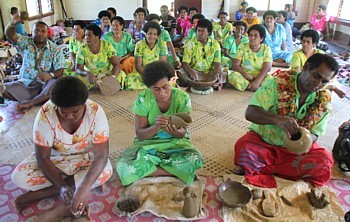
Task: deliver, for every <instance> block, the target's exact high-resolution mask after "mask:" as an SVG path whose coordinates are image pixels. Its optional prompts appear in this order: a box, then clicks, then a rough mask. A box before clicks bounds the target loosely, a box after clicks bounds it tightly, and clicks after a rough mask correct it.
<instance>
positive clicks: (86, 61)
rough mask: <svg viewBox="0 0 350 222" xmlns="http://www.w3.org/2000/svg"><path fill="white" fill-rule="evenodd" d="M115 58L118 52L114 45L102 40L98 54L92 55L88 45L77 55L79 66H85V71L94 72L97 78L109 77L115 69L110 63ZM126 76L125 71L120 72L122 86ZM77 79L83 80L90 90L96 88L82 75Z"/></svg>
mask: <svg viewBox="0 0 350 222" xmlns="http://www.w3.org/2000/svg"><path fill="white" fill-rule="evenodd" d="M113 56H116V52H115V49H114V48H113V46H112V44H111V43H109V42H107V41H105V40H100V51H99V52H98V53H97V54H94V53H92V52H91V51H90V49H89V47H88V46H87V45H86V44H84V45H82V46H81V47H80V48H79V50H78V53H77V64H78V65H79V64H80V65H84V68H85V70H87V71H89V72H92V73H93V74H94V75H95V77H98V76H100V77H103V76H108V75H110V74H111V72H112V69H113V66H112V63H111V62H110V61H109V59H110V58H112V57H113ZM125 76H126V75H125V73H124V72H123V71H120V72H119V74H118V76H117V79H118V81H119V83H120V84H121V85H123V84H122V79H125ZM77 77H78V78H79V79H81V80H82V81H83V82H84V83H85V84H86V85H87V87H88V88H89V89H90V88H92V87H93V86H94V85H93V84H91V83H89V81H88V80H87V78H86V77H83V76H81V75H78V76H77Z"/></svg>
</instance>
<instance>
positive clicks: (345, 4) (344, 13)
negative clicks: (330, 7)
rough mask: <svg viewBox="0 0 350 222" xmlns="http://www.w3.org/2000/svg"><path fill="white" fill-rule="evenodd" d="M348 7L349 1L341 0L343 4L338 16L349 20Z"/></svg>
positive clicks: (349, 5)
mask: <svg viewBox="0 0 350 222" xmlns="http://www.w3.org/2000/svg"><path fill="white" fill-rule="evenodd" d="M349 8H350V1H346V0H343V5H342V7H341V12H340V16H339V17H340V18H342V19H346V20H350V13H349V10H346V9H349Z"/></svg>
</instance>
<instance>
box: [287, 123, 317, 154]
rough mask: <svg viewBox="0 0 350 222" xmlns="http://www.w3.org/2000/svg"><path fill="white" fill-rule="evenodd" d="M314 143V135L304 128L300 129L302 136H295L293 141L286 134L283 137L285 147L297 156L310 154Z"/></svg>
mask: <svg viewBox="0 0 350 222" xmlns="http://www.w3.org/2000/svg"><path fill="white" fill-rule="evenodd" d="M293 137H295V138H293ZM312 142H313V141H312V135H311V133H310V131H309V130H307V129H306V128H304V127H300V135H293V136H292V138H291V139H289V138H288V137H287V135H286V134H284V136H283V143H284V146H285V147H286V148H287V149H288V150H289V151H290V152H292V153H296V154H302V153H307V152H309V150H310V147H311V145H312Z"/></svg>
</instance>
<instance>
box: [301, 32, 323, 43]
mask: <svg viewBox="0 0 350 222" xmlns="http://www.w3.org/2000/svg"><path fill="white" fill-rule="evenodd" d="M304 37H311V38H312V43H316V45H317V44H318V41H320V34H318V32H317V31H316V30H314V29H308V30H305V31H303V33H301V36H300V39H301V41H303V38H304Z"/></svg>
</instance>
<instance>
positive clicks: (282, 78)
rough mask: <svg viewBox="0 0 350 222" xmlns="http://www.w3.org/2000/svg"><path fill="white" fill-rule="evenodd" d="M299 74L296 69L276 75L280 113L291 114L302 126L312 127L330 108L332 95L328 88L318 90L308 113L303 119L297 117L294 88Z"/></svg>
mask: <svg viewBox="0 0 350 222" xmlns="http://www.w3.org/2000/svg"><path fill="white" fill-rule="evenodd" d="M298 76H299V75H297V74H296V72H295V71H292V70H290V71H286V72H283V73H279V74H278V75H277V76H276V83H277V90H278V114H279V115H281V116H290V117H293V118H295V119H296V120H297V122H298V124H299V125H300V126H303V127H305V128H307V129H309V130H310V129H311V128H312V127H313V125H314V124H316V123H317V122H318V120H319V119H320V118H321V117H322V116H323V114H324V113H325V112H327V110H328V104H329V102H330V101H331V95H330V93H329V92H328V91H327V90H324V89H322V90H319V91H317V92H316V99H315V102H314V103H313V104H311V106H310V107H309V110H308V113H307V114H306V115H305V117H304V118H303V119H297V118H296V117H295V116H296V111H297V110H296V107H297V106H296V104H295V95H296V89H295V88H294V84H295V78H297V77H298Z"/></svg>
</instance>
